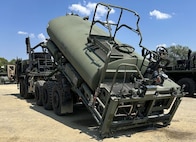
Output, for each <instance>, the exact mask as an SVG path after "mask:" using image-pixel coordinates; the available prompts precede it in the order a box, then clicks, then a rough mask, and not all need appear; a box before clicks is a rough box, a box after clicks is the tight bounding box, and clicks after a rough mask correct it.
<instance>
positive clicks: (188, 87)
mask: <svg viewBox="0 0 196 142" xmlns="http://www.w3.org/2000/svg"><path fill="white" fill-rule="evenodd" d="M178 84H179V85H180V86H183V85H185V88H184V92H188V94H189V95H190V96H193V95H194V93H195V81H194V80H193V79H191V78H182V79H180V80H179V81H178Z"/></svg>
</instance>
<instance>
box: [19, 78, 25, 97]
mask: <svg viewBox="0 0 196 142" xmlns="http://www.w3.org/2000/svg"><path fill="white" fill-rule="evenodd" d="M24 87H25V86H24V83H23V80H22V79H21V80H20V96H21V97H24V92H25V90H24V89H25V88H24Z"/></svg>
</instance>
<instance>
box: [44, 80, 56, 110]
mask: <svg viewBox="0 0 196 142" xmlns="http://www.w3.org/2000/svg"><path fill="white" fill-rule="evenodd" d="M53 84H54V83H53V82H52V81H47V82H45V83H44V85H43V94H42V103H43V106H44V108H45V109H46V110H52V88H53Z"/></svg>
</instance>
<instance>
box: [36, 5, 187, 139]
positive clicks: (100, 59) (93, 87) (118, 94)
mask: <svg viewBox="0 0 196 142" xmlns="http://www.w3.org/2000/svg"><path fill="white" fill-rule="evenodd" d="M99 8H104V9H105V10H107V12H106V16H105V19H104V20H99V19H98V18H97V16H98V15H97V14H98V9H99ZM113 10H115V11H116V12H117V11H118V12H119V15H115V16H117V17H118V18H116V21H112V22H111V20H110V16H111V13H112V12H111V11H113ZM124 13H126V17H125V16H124ZM127 14H129V15H133V16H134V17H135V18H136V22H135V25H136V27H131V26H130V25H127V24H126V23H124V22H125V21H129V19H128V16H127ZM123 17H124V18H125V19H126V20H124V21H123V20H122V19H123ZM139 20H140V17H139V15H138V14H137V13H136V12H135V11H132V10H129V9H126V8H122V7H119V6H113V5H108V4H103V3H98V4H97V5H96V7H95V11H94V16H93V18H92V21H89V20H88V19H87V18H82V17H80V16H78V15H75V14H67V15H65V16H61V17H58V18H55V19H53V20H51V21H49V24H48V27H47V33H48V35H49V39H48V40H47V41H46V48H47V49H48V52H49V53H50V55H51V56H52V57H53V62H54V65H55V66H54V71H53V72H52V73H51V74H49V75H48V76H47V77H46V78H45V79H44V83H43V85H40V84H37V83H36V82H34V84H35V88H38V89H37V90H40V91H37V93H36V94H37V96H40V97H36V99H37V100H36V101H43V104H45V105H44V106H45V108H47V109H53V110H54V112H55V113H56V114H57V115H64V114H66V113H72V112H73V111H74V110H73V106H74V104H76V103H78V102H82V103H83V104H84V105H85V106H86V108H87V109H88V110H89V111H90V113H91V114H92V116H93V117H94V119H95V120H96V122H97V124H98V125H99V132H100V135H101V136H102V137H107V136H110V135H111V134H112V132H113V131H117V130H121V129H129V128H135V127H141V126H147V125H151V124H162V125H163V126H167V125H169V124H170V122H171V120H172V118H173V116H174V114H175V112H176V110H177V108H178V106H179V104H180V102H181V97H183V93H182V91H181V87H180V86H179V85H177V84H176V83H175V82H173V81H172V80H171V79H169V78H168V77H167V75H166V74H165V73H164V72H163V71H162V70H161V69H162V67H163V66H164V64H163V61H164V60H165V58H164V57H163V56H162V51H164V52H167V51H165V49H162V48H157V52H152V51H150V50H148V49H147V48H145V47H144V46H142V45H141V43H142V35H141V32H140V29H139ZM121 30H123V31H125V30H127V31H129V32H131V33H134V34H136V35H138V37H139V39H140V40H139V43H138V46H139V47H140V48H141V51H142V52H141V53H142V54H141V55H140V54H138V53H136V52H135V47H133V46H131V45H128V44H125V43H121V41H120V40H118V39H117V34H118V32H119V31H121ZM127 36H128V35H127ZM40 88H41V89H40ZM41 96H44V97H41ZM39 98H44V99H43V100H40V99H39ZM38 99H39V100H38ZM40 104H41V103H40Z"/></svg>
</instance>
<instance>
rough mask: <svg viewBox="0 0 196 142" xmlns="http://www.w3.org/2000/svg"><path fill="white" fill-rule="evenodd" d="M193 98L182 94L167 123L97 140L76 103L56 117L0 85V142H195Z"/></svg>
mask: <svg viewBox="0 0 196 142" xmlns="http://www.w3.org/2000/svg"><path fill="white" fill-rule="evenodd" d="M195 109H196V98H191V97H184V98H183V99H182V102H181V104H180V107H179V108H178V110H177V113H176V115H175V116H174V118H173V120H172V123H171V125H170V126H167V127H164V128H153V127H148V128H143V129H141V128H140V129H134V130H127V131H122V132H117V133H115V134H114V137H111V138H105V139H100V138H99V134H98V132H97V127H96V123H95V121H94V119H93V118H92V116H91V114H90V113H89V112H88V111H87V110H86V109H85V107H80V106H76V107H75V108H74V113H73V114H70V115H66V116H61V117H60V116H56V115H55V114H54V113H53V111H47V110H44V108H43V107H40V106H36V105H35V102H34V100H24V99H23V98H21V97H20V95H19V90H18V89H17V85H16V84H9V85H0V142H46V141H47V142H68V141H69V142H93V141H103V142H117V141H118V142H119V141H121V142H127V141H130V142H131V141H134V142H143V141H145V142H157V141H159V142H184V141H186V142H194V141H196V111H195Z"/></svg>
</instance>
